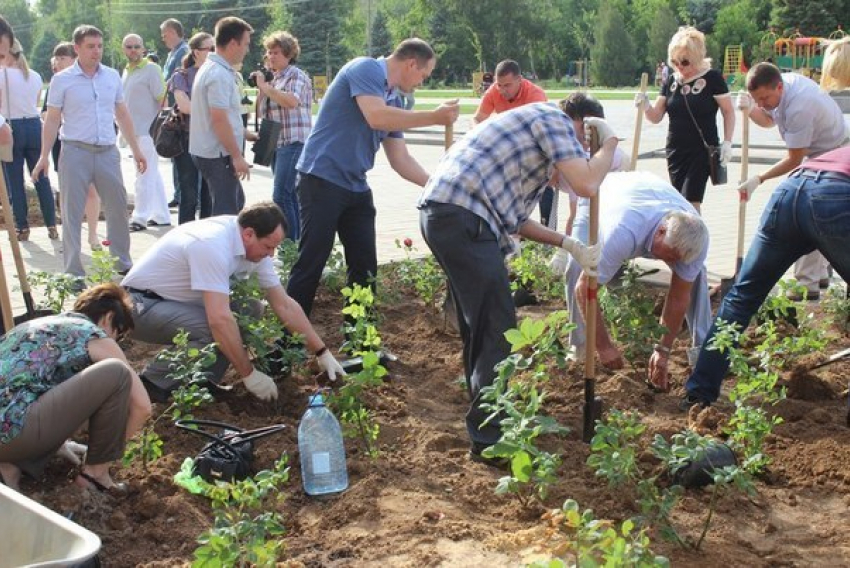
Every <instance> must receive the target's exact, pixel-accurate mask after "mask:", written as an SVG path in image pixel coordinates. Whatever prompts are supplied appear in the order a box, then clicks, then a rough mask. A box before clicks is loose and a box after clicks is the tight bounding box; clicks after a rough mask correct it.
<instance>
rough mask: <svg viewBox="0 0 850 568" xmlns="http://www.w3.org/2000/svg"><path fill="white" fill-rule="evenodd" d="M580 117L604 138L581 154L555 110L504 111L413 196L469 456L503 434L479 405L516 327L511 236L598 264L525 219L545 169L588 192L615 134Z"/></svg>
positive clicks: (589, 265) (600, 175)
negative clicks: (462, 394) (441, 304)
mask: <svg viewBox="0 0 850 568" xmlns="http://www.w3.org/2000/svg"><path fill="white" fill-rule="evenodd" d="M586 123H587V124H592V125H593V126H595V127H596V128H597V131H598V132H599V135H600V140H601V142H602V148H601V149H600V150H599V152H598V153H597V154H596V155H595V156H594V157H592V158H591V159H589V160H588V159H587V156H586V153H585V150H584V148H583V147H582V144H581V141H580V140H579V137H578V136H577V134H576V132H575V130H574V128H573V122H572V119H570V118H569V117H568V116H567V115H566V114H564V112H563V111H562V110H560V109H559V108H558V107H556V106H553V105H549V104H547V103H535V104H530V105H526V106H523V107H520V108H517V109H514V110H511V111H508V112H505V113H502V114H500V115H499V116H497V117H495V118H493V119H491V120H488V121H487V122H484V123H482V124H480V125H478V126H477V127H476V128H475V129H474V130H472V131H471V132H470V133H469V134H467V135H466V137H464V138H463V139H462V140H460V141H458V142H457V143H456V144H455V145H454V146H452V148H451V150H449V152H448V153H447V154H446V155H445V156H444V157H443V159H442V160H441V161H440V164H439V166H438V167H437V171H436V172H434V174H433V175H432V176H431V178H430V179H429V180H428V184H427V185H426V186H425V190H424V192H423V193H422V196H421V197H420V199H419V208H420V210H421V213H420V224H421V227H422V234H423V236H424V237H425V240H426V242H427V243H428V246H429V247H431V250H432V251H433V252H434V256H435V257H436V258H437V261H438V262H439V263H440V265H441V266H442V268H443V270H444V271H445V273H446V275H447V276H448V279H449V286H450V287H451V292H452V295H453V298H454V301H455V305H456V306H457V312H458V315H459V318H458V319H459V320H460V321H459V325H460V332H461V338H462V339H463V355H464V357H463V360H464V372H465V375H466V381H467V387H468V389H469V393H470V396H471V398H472V405H471V407H470V410H469V412H468V413H467V415H466V424H467V430H468V431H469V435H470V438H471V439H472V453H471V455H472V457H473V459H478V458H479V456H480V454H481V451H482V450H483V449H484V448H486V447H487V446H490V445H493V444H495V443H496V442H497V441H498V440H499V438H500V437H501V428H500V423H499V420H492V421H490V422H488V423H487V425H486V426H482V423H483V422H484V420H485V419H486V418H487V413H486V412H484V411H483V410H481V409H480V407H479V405H480V402H481V389H483V388H484V387H486V386H489V385H490V384H492V382H493V380H494V379H495V371H494V370H493V368H494V366H495V365H496V364H497V363H498V362H499V361H501V360H502V359H504V358H506V357H507V356H508V355H509V354H510V347H509V345H508V343H507V341H506V340H505V337H504V333H505V331H507V330H508V329H511V328H513V327H516V312H515V309H514V304H513V301H512V299H511V290H510V283H509V281H508V272H507V269H506V268H505V261H504V255H505V254H507V253H508V252H510V251H511V250H512V249H513V247H514V244H513V241H512V240H511V235H514V234H519V235H520V236H522V237H525V238H527V239H531V240H534V241H538V242H541V243H546V244H549V245H552V246H558V247H562V248H564V249H566V250H567V251H569V252H570V253H571V254H572V255H573V256H574V257H575V258H576V260H577V261H578V262H579V263H580V264H581V265H582V267H583V268H585V269H586V270H588V271H589V272H593V271H594V270H595V267H596V263H597V262H598V248H588V247H586V246H584V245H582V244H581V243H580V242H578V241H576V240H574V239H572V238H570V237H569V236H565V235H563V234H561V233H558V232H556V231H553V230H551V229H548V228H546V227H544V226H543V225H541V224H540V223H538V222H537V221H534V220H532V219H530V218H529V215H530V213H531V212H532V211H533V209H534V207H535V205H537V202H538V201H539V199H540V195H541V194H542V192H543V189H544V188H545V186H546V182H547V181H548V180H549V178H550V177H551V175H552V173H553V169H557V170H558V172H559V173H560V175H562V176H564V178H565V179H566V180H567V182H568V183H569V184H570V185H571V186H572V187H573V189H574V190H575V192H576V193H577V194H578V195H580V196H584V197H590V196H592V195H595V193H596V191H597V189H598V187H599V185H600V184H601V183H602V180H603V179H604V177H605V174H606V173H607V172H608V170H609V169H610V167H611V161H612V159H613V157H614V151H615V150H616V148H617V138H616V136H615V135H614V132H613V131H612V130H611V128H610V127H609V126H608V125H607V124H606V123H605V121H604V120H602V119H598V118H588V119H586Z"/></svg>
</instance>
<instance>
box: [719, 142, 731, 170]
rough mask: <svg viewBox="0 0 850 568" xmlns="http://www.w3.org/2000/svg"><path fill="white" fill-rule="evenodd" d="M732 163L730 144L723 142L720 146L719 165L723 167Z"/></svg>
mask: <svg viewBox="0 0 850 568" xmlns="http://www.w3.org/2000/svg"><path fill="white" fill-rule="evenodd" d="M731 161H732V143H731V142H724V143H723V145H722V146H720V163H721V164H723V167H726V166H727V165H729V162H731Z"/></svg>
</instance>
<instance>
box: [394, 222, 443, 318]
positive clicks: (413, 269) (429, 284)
mask: <svg viewBox="0 0 850 568" xmlns="http://www.w3.org/2000/svg"><path fill="white" fill-rule="evenodd" d="M395 245H396V246H397V247H398V248H400V249H402V250H404V254H405V257H406V258H405V259H404V260H401V261H396V262H394V263H393V271H392V272H393V274H394V275H395V277H396V278H397V281H398V282H399V283H400V284H401V286H402V287H403V288H405V289H409V290H413V291H414V292H415V293H416V295H417V296H419V298H420V299H421V300H422V301H423V302H424V303H425V305H426V306H428V307H429V308H431V309H432V310H434V311H436V310H437V302H438V300H439V299H440V297H441V292H442V291H443V290H444V289H445V285H446V275H445V274H444V273H443V269H442V268H441V267H440V265H439V264H438V263H437V259H435V258H434V255H432V254H427V255H425V256H422V257H420V258H416V257H415V256H414V255H416V251H417V249H416V247H414V246H413V241H412V240H411V239H410V238H407V239H404V242H402V241H400V240H399V239H396V240H395Z"/></svg>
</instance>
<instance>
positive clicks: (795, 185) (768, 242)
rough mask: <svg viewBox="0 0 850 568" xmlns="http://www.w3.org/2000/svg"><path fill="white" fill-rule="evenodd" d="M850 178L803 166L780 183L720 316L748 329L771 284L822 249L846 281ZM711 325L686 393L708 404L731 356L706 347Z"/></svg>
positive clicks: (849, 274)
mask: <svg viewBox="0 0 850 568" xmlns="http://www.w3.org/2000/svg"><path fill="white" fill-rule="evenodd" d="M848 226H850V178H844V179H830V178H821V177H820V174H819V173H818V172H811V171H808V170H804V171H803V172H802V175H796V174H795V177H790V178H788V179H786V180H785V181H783V182H782V183H781V184H779V187H777V188H776V190H775V191H774V192H773V195H771V196H770V201H768V203H767V206H766V207H765V209H764V212H763V213H762V217H761V222H760V224H759V228H758V232H757V233H756V235H755V238H754V239H753V243H752V245H751V246H750V249H749V250H748V251H747V255H746V257H745V258H744V262H743V264H742V265H741V272H740V274H739V276H738V279H737V280H736V282H735V285H734V286H733V287H732V290H731V291H730V292H729V294H728V295H727V296H726V298H725V299H724V300H723V304H722V305H721V306H720V310H719V311H718V313H717V319H719V320H723V321H726V322H731V323H735V324H738V325H740V326H741V328H742V329H743V328H746V327H747V326H748V325H749V323H750V319H751V318H752V317H753V315H755V313H756V312H757V311H758V309H759V307H760V306H761V304H762V302H764V300H765V298H766V297H767V295H768V294H769V293H770V290H771V289H772V288H773V286H774V285H775V284H776V283H777V282H778V281H779V279H780V278H782V275H783V274H785V271H786V270H788V268H789V267H790V266H791V265H792V264H794V261H796V260H797V259H798V258H800V257H801V256H803V255H805V254H808V253H810V252H812V251H813V250H819V251H820V252H821V253H823V255H824V256H825V257H826V259H827V260H828V261H829V262H830V263H831V264H832V267H833V268H834V269H835V270H836V271H837V272H838V273H839V274H840V275H841V277H842V278H843V279H844V280H847V279H848V278H850V247H849V246H847V227H848ZM716 327H717V324H715V325H713V326H712V327H711V330H710V331H709V334H708V338H707V339H706V341H705V343H704V344H703V348H702V350H701V351H700V354H699V360H698V361H697V364H696V367H695V368H694V371H693V373H692V374H691V376H690V377H689V378H688V380H687V382H686V383H685V388H686V389H687V391H688V395H690V396H691V397H693V398H697V399H699V400H702V401H706V402H714V401H715V400H717V397H718V396H720V383H721V382H722V381H723V377H724V376H725V375H726V372H727V370H728V369H729V358H728V357H727V356H726V355H725V354H721V353H720V352H718V351H714V350H708V349H707V348H706V347H707V346H708V345H709V343H710V342H711V340H712V338H713V337H714V334H715V332H716Z"/></svg>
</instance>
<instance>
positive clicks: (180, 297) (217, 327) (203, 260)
mask: <svg viewBox="0 0 850 568" xmlns="http://www.w3.org/2000/svg"><path fill="white" fill-rule="evenodd" d="M285 230H286V221H285V219H284V216H283V213H282V212H281V211H280V208H278V206H277V205H275V204H274V203H273V202H271V201H267V202H261V203H257V204H254V205H252V206H250V207H247V208H245V209H243V210H242V211H241V212H240V213H239V216H238V217H237V216H234V215H221V216H217V217H210V218H207V219H203V220H201V221H194V222H191V223H185V224H183V225H180V226H179V227H177V228H176V229H174V230H172V231H170V232H169V233H167V234H166V235H164V236H163V237H162V238H161V239H159V240H158V241H157V242H156V243H155V244H154V245H153V246H152V247H151V248H150V249H149V250H148V251H147V252H146V253H145V255H144V256H143V257H142V258H141V260H139V261H138V262H137V263H136V264H135V265H134V266H133V268H132V270H130V272H129V274H127V276H126V277H125V278H124V280H123V281H122V282H121V284H122V285H123V286H124V287H125V288H127V290H128V292H130V295H131V297H132V299H133V320H134V322H135V329H134V331H133V337H134V338H136V339H139V340H141V341H145V342H147V343H157V344H163V345H167V344H170V343H171V340H172V338H173V337H174V336H175V335H176V334H177V332H178V331H179V330H181V329H184V330H186V331H187V332H189V344H190V346H193V347H198V348H200V347H203V346H205V345H208V344H210V343H212V342H215V343H216V344H217V346H218V355H219V356H218V359H217V360H216V362H215V364H214V365H213V366H212V367H210V368H209V369H208V372H209V375H210V380H211V381H212V382H213V383H216V384H218V383H219V382H220V381H221V378H222V377H223V376H224V372H225V371H226V370H227V366H228V363H229V364H231V365H233V367H234V369H235V370H236V372H237V373H238V374H239V376H240V377H241V378H242V382H243V383H244V385H245V387H246V388H247V389H248V390H249V391H251V393H253V394H254V395H255V396H257V397H258V398H260V399H263V400H268V399H271V398H277V386H276V385H275V383H274V381H273V380H272V378H271V377H269V376H268V375H266V374H264V373H262V372H261V371H259V370H257V369H255V368H254V366H253V365H252V363H251V359H250V357H249V355H248V352H247V351H246V350H245V347H244V345H243V342H242V335H241V333H240V331H239V327H238V325H237V322H236V318H235V316H234V314H233V311H232V309H233V306H231V303H230V279H231V278H237V279H246V278H248V277H249V276H250V275H252V274H256V275H257V277H258V279H259V282H260V287H261V288H263V290H264V291H265V294H266V299H267V300H268V302H269V304H270V306H271V308H272V310H274V312H275V314H277V316H278V318H279V319H280V321H281V322H282V323H283V324H284V325H285V326H286V327H287V329H289V331H291V332H293V333H297V334H299V335H302V336H303V337H304V342H305V344H306V348H307V349H308V351H309V352H311V353H314V354H315V356H316V358H317V359H318V362H319V365H320V366H321V367H322V368H323V369H324V370H325V371H327V373H328V376H329V377H330V378H331V380H334V379H335V378H336V375H338V374H344V372H343V370H342V367H340V365H339V363H338V362H337V360H336V359H335V358H334V356H333V355H332V354H331V352H330V351H328V348H327V347H325V345H324V343H323V342H322V340H321V338H320V337H319V336H318V334H317V333H316V331H315V330H314V329H313V326H312V325H311V324H310V322H309V321H308V320H307V316H305V315H304V311H303V310H302V309H301V306H299V305H298V303H297V302H295V301H294V300H292V299H291V298H290V297H289V296H288V295H287V294H286V291H285V290H284V289H283V286H282V285H281V283H280V279H279V278H278V276H277V274H276V273H275V271H274V266H273V264H272V259H271V257H272V255H273V254H274V253H275V251H276V250H277V247H278V245H280V242H281V241H282V240H283V237H284V234H285ZM249 309H250V308H249ZM257 315H258V316H259V314H257ZM221 355H224V357H221ZM168 366H169V364H168V363H167V362H161V361H151V362H150V363H149V364H148V365H147V366H146V367H145V369H144V370H143V371H142V373H141V376H142V381H143V382H144V383H145V387H146V388H147V389H148V392H149V394H150V395H151V399H152V400H157V401H164V400H165V399H167V397H168V394H169V393H170V391H171V390H173V389H174V388H175V387H176V386H177V385H175V384H174V383H173V381H171V380H170V379H168V377H167V374H168Z"/></svg>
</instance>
